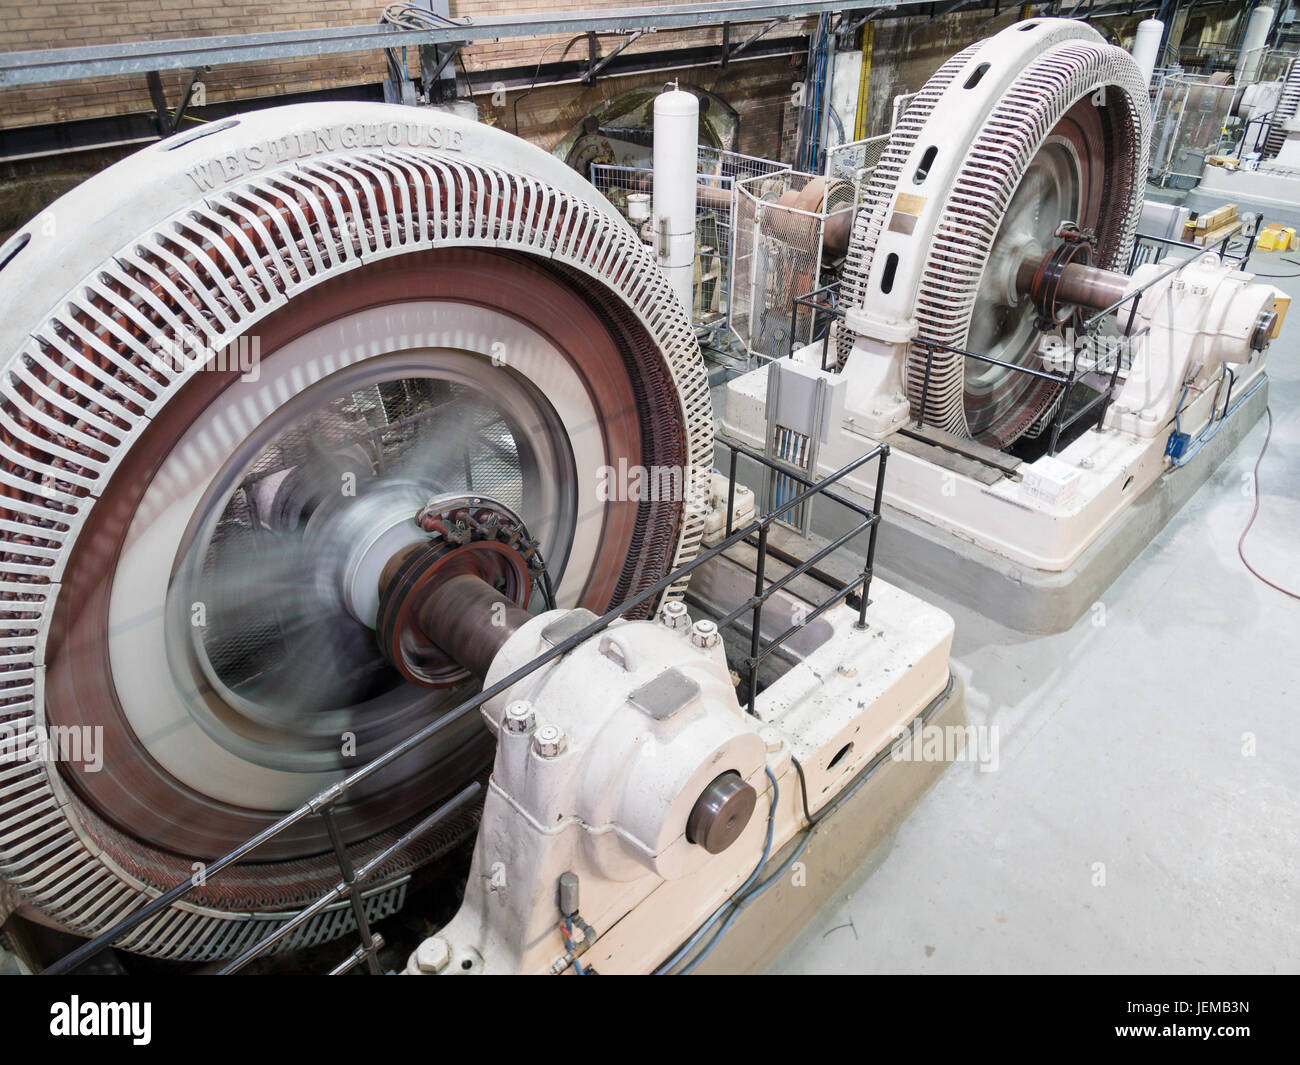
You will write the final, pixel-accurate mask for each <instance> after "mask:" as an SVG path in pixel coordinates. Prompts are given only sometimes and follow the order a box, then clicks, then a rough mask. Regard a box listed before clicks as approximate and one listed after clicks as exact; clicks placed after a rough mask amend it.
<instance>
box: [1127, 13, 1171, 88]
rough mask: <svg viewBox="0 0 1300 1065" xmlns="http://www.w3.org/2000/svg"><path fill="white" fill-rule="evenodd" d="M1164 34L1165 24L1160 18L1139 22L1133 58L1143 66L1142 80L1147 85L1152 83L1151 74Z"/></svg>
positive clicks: (1134, 41)
mask: <svg viewBox="0 0 1300 1065" xmlns="http://www.w3.org/2000/svg"><path fill="white" fill-rule="evenodd" d="M1164 36H1165V24H1164V23H1163V22H1161V21H1160V20H1159V19H1156V18H1146V19H1143V20H1142V21H1141V22H1139V23H1138V28H1137V35H1136V36H1135V37H1134V38H1133V58H1134V59H1135V60H1136V61H1137V65H1138V66H1139V67H1141V68H1142V80H1143V81H1144V82H1145V83H1146V84H1147V85H1150V84H1151V76H1152V75H1153V74H1154V73H1155V69H1156V61H1157V59H1159V57H1160V42H1161V41H1162V40H1164Z"/></svg>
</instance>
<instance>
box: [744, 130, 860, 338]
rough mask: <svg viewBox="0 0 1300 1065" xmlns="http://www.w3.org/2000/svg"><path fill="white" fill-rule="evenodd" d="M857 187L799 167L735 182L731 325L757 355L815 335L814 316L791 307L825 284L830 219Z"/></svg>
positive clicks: (848, 206)
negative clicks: (825, 242) (805, 294)
mask: <svg viewBox="0 0 1300 1065" xmlns="http://www.w3.org/2000/svg"><path fill="white" fill-rule="evenodd" d="M849 147H850V146H847V145H846V146H844V149H845V150H844V152H843V155H842V157H843V156H847V155H848V152H847V149H848V148H849ZM857 180H858V181H860V182H862V183H865V181H866V177H865V176H864V177H861V178H859V179H857ZM854 187H855V186H854V185H852V184H847V183H839V182H837V183H833V184H830V183H827V182H826V180H825V178H823V177H822V176H820V175H816V174H805V173H800V172H798V171H794V170H781V171H778V172H777V173H774V174H768V175H763V176H759V177H754V178H749V179H747V180H742V181H738V182H737V183H736V231H735V243H734V256H735V265H734V268H733V287H732V293H733V295H732V311H731V330H732V332H733V333H734V334H735V336H736V338H737V339H738V340H739V341H740V343H741V345H742V346H743V347H744V348H745V351H746V352H747V354H748V355H749V357H750V359H751V360H754V359H757V360H759V361H766V360H769V359H776V358H781V357H783V356H785V355H787V354H788V353H789V351H790V348H791V344H792V343H793V344H795V345H796V346H797V345H799V344H806V343H809V342H811V341H812V339H813V328H814V322H813V316H812V315H811V314H797V313H795V314H792V312H793V311H794V310H795V300H796V299H797V298H798V297H799V296H802V295H803V294H804V293H806V292H811V291H812V290H813V289H816V288H818V287H819V284H820V278H821V271H822V258H823V250H824V241H825V234H826V225H827V221H828V220H829V219H832V218H836V217H838V216H840V215H842V214H846V213H848V212H851V211H852V210H853V208H854V199H853V197H854V196H855V195H856V193H855V192H854V191H853V189H854ZM827 190H829V191H827Z"/></svg>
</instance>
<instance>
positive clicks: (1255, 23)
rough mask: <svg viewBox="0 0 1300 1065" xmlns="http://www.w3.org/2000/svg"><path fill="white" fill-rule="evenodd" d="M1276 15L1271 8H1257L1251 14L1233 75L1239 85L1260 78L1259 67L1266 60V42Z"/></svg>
mask: <svg viewBox="0 0 1300 1065" xmlns="http://www.w3.org/2000/svg"><path fill="white" fill-rule="evenodd" d="M1275 14H1276V12H1275V11H1274V10H1273V9H1272V8H1271V7H1257V8H1255V10H1254V11H1252V12H1251V13H1250V21H1248V22H1247V23H1246V32H1245V33H1244V34H1242V37H1241V51H1240V52H1239V53H1238V55H1237V69H1236V71H1235V72H1234V74H1233V80H1234V81H1235V82H1236V83H1237V84H1238V85H1246V84H1248V83H1249V82H1252V81H1254V80H1255V79H1256V78H1258V77H1259V65H1260V63H1261V62H1263V59H1264V42H1265V41H1267V40H1268V31H1269V30H1271V29H1272V28H1273V16H1274V15H1275Z"/></svg>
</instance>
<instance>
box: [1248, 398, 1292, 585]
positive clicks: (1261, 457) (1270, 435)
mask: <svg viewBox="0 0 1300 1065" xmlns="http://www.w3.org/2000/svg"><path fill="white" fill-rule="evenodd" d="M1264 413H1265V414H1267V415H1268V430H1267V431H1266V432H1265V433H1264V446H1263V447H1262V448H1260V449H1259V458H1257V459H1256V460H1255V473H1254V477H1255V507H1254V509H1253V510H1251V512H1250V521H1248V522H1246V527H1245V528H1244V529H1242V530H1241V537H1240V538H1239V539H1238V540H1237V557H1238V558H1240V559H1241V564H1242V565H1243V566H1245V567H1246V568H1247V569H1248V570H1250V572H1251V573H1253V574H1254V575H1255V576H1256V577H1258V578H1259V579H1260V580H1261V581H1263V582H1264V583H1265V584H1267V585H1268V586H1269V587H1270V588H1273V589H1275V590H1276V591H1279V592H1281V593H1282V594H1283V595H1289V596H1290V597H1291V598H1292V599H1300V595H1297V594H1296V593H1295V592H1292V591H1288V590H1287V589H1286V588H1283V587H1282V586H1281V585H1280V584H1274V583H1273V582H1272V581H1270V580H1269V579H1268V578H1267V577H1265V576H1264V575H1263V574H1262V573H1260V572H1259V570H1257V569H1256V568H1255V567H1254V566H1252V565H1251V564H1250V563H1249V562H1247V561H1246V553H1245V552H1244V551H1243V550H1242V544H1244V543H1245V542H1246V534H1247V533H1249V532H1250V527H1251V526H1252V525H1254V524H1255V518H1256V517H1258V516H1259V467H1260V463H1262V462H1263V461H1264V453H1265V452H1266V451H1267V450H1268V442H1269V441H1270V440H1271V439H1272V438H1273V411H1272V408H1270V407H1265V408H1264Z"/></svg>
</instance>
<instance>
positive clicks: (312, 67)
mask: <svg viewBox="0 0 1300 1065" xmlns="http://www.w3.org/2000/svg"><path fill="white" fill-rule="evenodd" d="M636 6H644V0H504V2H503V0H452V4H451V13H452V15H453V17H470V18H474V17H475V16H483V15H486V14H500V13H501V12H502V11H503V10H508V11H511V12H547V11H556V10H565V11H569V10H583V9H598V8H605V9H607V8H610V7H636ZM382 9H383V4H382V3H381V2H370V0H281V2H278V3H273V4H271V3H246V2H237V0H236V2H228V3H221V2H218V0H83V2H82V3H80V4H79V5H78V6H76V7H68V6H64V7H43V6H40V5H36V4H26V3H22V2H21V0H5V2H4V7H3V10H0V51H14V50H22V51H26V50H30V49H39V48H61V47H74V46H85V45H94V44H111V43H113V42H117V41H120V42H128V41H142V40H165V39H169V38H177V37H201V36H210V35H224V34H234V33H262V32H270V31H274V30H283V29H286V28H294V29H316V28H324V27H331V26H354V25H363V24H367V23H374V22H377V21H378V19H379V15H380V12H381V11H382ZM738 32H741V31H738ZM744 32H748V31H744ZM805 32H807V30H806V28H805V27H804V26H803V25H802V24H798V23H795V24H791V25H790V26H781V27H778V28H777V29H776V30H774V31H772V33H771V34H770V35H769V39H776V38H778V37H780V36H791V35H799V34H803V33H805ZM733 39H734V38H733ZM720 40H721V30H720V29H702V30H689V31H673V32H664V33H660V34H654V35H647V36H645V37H643V38H642V39H641V40H640V41H638V42H637V43H635V44H633V45H632V46H631V47H630V48H629V49H627V53H626V54H636V53H653V52H656V51H662V50H663V49H665V48H685V47H690V46H693V45H699V44H705V43H717V42H718V41H720ZM567 41H568V38H566V37H563V36H560V37H554V36H545V37H530V38H512V39H503V40H500V41H497V42H484V43H481V44H475V45H472V46H470V47H469V48H467V49H465V51H464V53H463V60H464V64H465V68H466V69H467V70H468V71H470V73H471V75H472V74H473V73H474V72H480V73H482V72H486V71H489V70H491V69H492V68H500V67H512V66H523V65H527V64H533V63H536V62H538V60H539V58H541V57H542V56H543V55H544V57H545V61H547V62H554V61H557V60H559V59H560V57H561V56H562V55H564V54H565V53H564V48H565V45H566V43H567ZM602 43H603V47H604V48H605V49H606V50H609V49H612V48H613V47H615V46H616V45H617V43H618V39H617V38H611V37H606V38H604V39H603V42H602ZM586 55H587V44H586V42H585V41H584V40H580V41H577V42H576V43H574V44H573V46H572V47H571V48H570V49H569V51H568V56H567V57H568V58H570V59H574V58H585V57H586ZM407 61H408V64H409V65H410V68H411V70H412V72H415V71H416V70H417V69H418V63H417V59H416V56H415V50H414V49H411V50H410V52H409V53H408V56H407ZM384 74H385V64H384V57H383V53H382V52H352V53H343V54H340V55H331V56H325V57H322V58H319V59H295V60H283V61H277V62H273V63H244V64H239V65H237V66H222V67H216V68H214V69H213V70H212V71H210V72H209V73H208V74H206V75H205V76H204V78H203V82H204V87H205V92H206V95H207V100H208V102H209V103H218V102H227V101H231V100H239V99H247V98H250V97H258V96H274V95H278V94H281V93H289V92H313V91H318V90H321V89H325V88H332V87H337V86H340V85H362V84H373V83H376V82H378V81H380V80H381V79H382V78H383V77H384ZM483 76H484V77H485V78H486V77H487V75H486V73H484V74H483ZM187 79H188V75H187V74H186V73H182V72H179V71H175V72H170V73H165V74H164V75H163V85H164V89H165V91H166V92H167V98H168V100H169V102H172V101H175V100H176V99H177V98H178V97H179V95H180V92H181V89H182V87H183V85H184V83H185V81H186V80H187ZM489 84H490V82H489ZM569 91H571V92H572V91H574V90H573V89H570V90H569ZM152 109H153V107H152V103H151V102H150V99H149V93H148V89H147V87H146V83H145V77H144V75H143V74H141V75H132V76H130V77H125V78H105V79H102V80H98V81H92V80H84V81H77V82H62V83H56V84H51V85H37V86H32V87H30V88H20V89H0V128H7V127H14V126H28V125H44V124H48V123H54V122H66V121H69V120H72V119H82V118H99V117H103V116H107V115H114V114H127V113H132V112H140V111H152Z"/></svg>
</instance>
